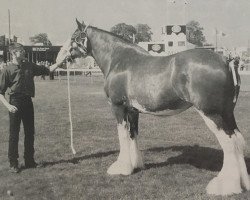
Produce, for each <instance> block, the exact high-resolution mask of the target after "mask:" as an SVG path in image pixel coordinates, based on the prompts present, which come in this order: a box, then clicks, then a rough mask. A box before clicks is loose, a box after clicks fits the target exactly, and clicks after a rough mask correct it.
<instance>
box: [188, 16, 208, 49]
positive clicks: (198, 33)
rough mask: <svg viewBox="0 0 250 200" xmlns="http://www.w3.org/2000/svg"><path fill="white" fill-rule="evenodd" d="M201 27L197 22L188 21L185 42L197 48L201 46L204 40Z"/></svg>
mask: <svg viewBox="0 0 250 200" xmlns="http://www.w3.org/2000/svg"><path fill="white" fill-rule="evenodd" d="M203 30H204V29H203V27H201V26H200V23H199V22H197V21H194V20H192V21H190V22H188V23H187V41H188V42H190V43H192V44H195V45H197V46H203V43H205V42H206V38H205V36H204V35H203Z"/></svg>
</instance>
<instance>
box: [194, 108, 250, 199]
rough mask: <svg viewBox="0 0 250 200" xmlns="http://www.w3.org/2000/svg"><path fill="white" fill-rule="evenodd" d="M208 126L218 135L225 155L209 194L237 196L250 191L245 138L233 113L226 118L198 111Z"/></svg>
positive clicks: (208, 190)
mask: <svg viewBox="0 0 250 200" xmlns="http://www.w3.org/2000/svg"><path fill="white" fill-rule="evenodd" d="M198 112H199V114H200V115H201V116H202V118H203V119H204V120H205V122H206V124H207V126H208V127H209V128H210V130H211V131H212V132H213V133H214V134H215V135H216V137H217V139H218V141H219V143H220V145H221V147H222V149H223V153H224V159H223V167H222V169H221V171H220V172H219V174H218V176H217V177H215V178H214V179H212V180H211V181H210V183H209V184H208V186H207V193H209V194H215V195H230V194H237V193H240V192H241V191H242V189H246V190H249V189H250V184H249V177H248V173H247V169H246V164H245V160H244V156H243V149H244V145H245V142H244V138H243V137H242V135H241V133H240V132H239V130H238V128H237V126H236V122H235V119H234V115H233V113H231V114H226V115H224V116H221V115H218V114H204V113H203V112H201V111H198Z"/></svg>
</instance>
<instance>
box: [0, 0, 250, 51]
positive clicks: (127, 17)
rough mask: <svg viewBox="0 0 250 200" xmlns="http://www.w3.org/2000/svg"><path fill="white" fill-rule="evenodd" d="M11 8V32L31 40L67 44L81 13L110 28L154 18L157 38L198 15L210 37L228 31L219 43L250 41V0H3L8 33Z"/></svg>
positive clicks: (2, 22)
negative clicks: (40, 35)
mask: <svg viewBox="0 0 250 200" xmlns="http://www.w3.org/2000/svg"><path fill="white" fill-rule="evenodd" d="M171 1H175V4H173V3H171ZM184 1H185V2H187V4H186V5H185V4H184ZM184 5H185V6H184ZM8 9H9V10H10V19H11V33H12V34H14V35H16V36H18V37H20V38H22V39H23V41H24V42H25V44H26V45H28V44H30V42H29V37H31V36H34V35H35V34H38V33H47V34H48V37H49V39H50V40H51V42H52V44H53V45H61V44H63V43H64V41H65V40H66V39H67V38H68V37H70V35H71V34H72V33H73V32H74V30H75V29H76V23H75V18H78V19H79V21H85V22H87V23H90V24H91V25H92V26H95V27H98V28H101V29H104V30H107V31H109V30H110V28H111V27H112V26H114V25H116V24H118V23H126V24H130V25H136V24H138V23H142V24H148V25H149V27H151V30H152V32H153V33H154V35H153V40H154V41H157V40H159V35H160V32H161V27H162V26H166V25H167V24H168V23H173V22H175V23H180V21H181V20H182V21H181V23H186V22H189V21H190V20H195V21H198V22H199V23H200V25H201V26H202V27H203V28H204V35H205V37H206V39H207V42H208V43H213V44H214V43H215V34H214V30H215V28H217V29H218V30H219V31H222V32H223V33H225V34H226V36H225V37H219V38H218V46H225V47H228V48H233V47H240V46H248V41H249V40H250V27H249V25H250V23H249V20H250V0H237V1H236V0H0V35H2V34H7V35H8Z"/></svg>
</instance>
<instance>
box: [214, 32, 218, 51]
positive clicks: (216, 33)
mask: <svg viewBox="0 0 250 200" xmlns="http://www.w3.org/2000/svg"><path fill="white" fill-rule="evenodd" d="M217 35H218V31H217V28H215V52H217V45H218V39H217Z"/></svg>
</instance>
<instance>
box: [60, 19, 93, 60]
mask: <svg viewBox="0 0 250 200" xmlns="http://www.w3.org/2000/svg"><path fill="white" fill-rule="evenodd" d="M76 23H77V26H78V27H77V29H76V30H75V32H74V33H73V35H72V37H71V38H70V39H69V40H67V42H66V43H65V44H64V45H63V47H62V48H61V50H60V52H59V53H58V56H57V63H59V62H64V61H65V60H74V59H75V58H80V57H83V58H85V57H87V56H88V55H90V43H89V41H88V38H87V28H88V26H87V25H85V24H84V22H82V23H80V22H79V21H78V20H77V19H76Z"/></svg>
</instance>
